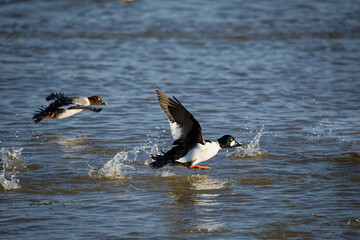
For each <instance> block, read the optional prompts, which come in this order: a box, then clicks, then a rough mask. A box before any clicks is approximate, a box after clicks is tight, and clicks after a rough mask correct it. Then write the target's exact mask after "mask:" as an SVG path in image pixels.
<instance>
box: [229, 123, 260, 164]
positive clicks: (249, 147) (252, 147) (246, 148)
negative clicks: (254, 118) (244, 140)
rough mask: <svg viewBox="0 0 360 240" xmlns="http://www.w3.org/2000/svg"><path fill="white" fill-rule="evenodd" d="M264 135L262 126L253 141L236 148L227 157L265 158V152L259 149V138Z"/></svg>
mask: <svg viewBox="0 0 360 240" xmlns="http://www.w3.org/2000/svg"><path fill="white" fill-rule="evenodd" d="M263 134H264V126H262V127H261V129H260V131H259V132H258V133H257V134H256V136H255V137H254V139H253V140H251V142H250V143H248V144H243V145H242V146H241V147H237V148H236V151H235V152H232V153H230V154H228V155H227V156H228V157H235V158H236V157H238V158H257V157H263V156H267V152H266V151H265V150H262V149H261V148H260V138H261V136H262V135H263Z"/></svg>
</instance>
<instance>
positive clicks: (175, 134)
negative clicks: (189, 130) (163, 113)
mask: <svg viewBox="0 0 360 240" xmlns="http://www.w3.org/2000/svg"><path fill="white" fill-rule="evenodd" d="M169 123H170V129H171V135H172V138H173V140H174V141H176V140H178V139H179V138H180V137H181V128H180V126H179V124H177V123H176V122H170V121H169Z"/></svg>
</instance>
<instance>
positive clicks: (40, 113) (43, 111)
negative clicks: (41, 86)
mask: <svg viewBox="0 0 360 240" xmlns="http://www.w3.org/2000/svg"><path fill="white" fill-rule="evenodd" d="M49 114H50V113H49V111H47V108H46V107H45V106H41V107H39V108H38V110H37V111H36V112H35V114H34V116H33V118H32V119H33V120H34V122H33V123H34V124H37V123H39V122H40V121H41V120H43V118H44V117H46V116H48V115H49Z"/></svg>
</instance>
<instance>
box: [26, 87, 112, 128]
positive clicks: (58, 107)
mask: <svg viewBox="0 0 360 240" xmlns="http://www.w3.org/2000/svg"><path fill="white" fill-rule="evenodd" d="M46 101H53V102H52V103H51V104H50V105H49V106H48V107H45V106H42V107H40V108H39V109H38V111H37V112H36V113H35V114H34V117H33V119H34V124H36V123H38V122H40V121H41V120H42V119H47V118H59V119H60V118H68V117H70V116H72V115H74V114H76V113H79V112H81V111H82V110H84V109H88V110H91V111H94V112H100V111H101V110H102V109H101V108H92V107H89V106H90V105H107V103H106V102H104V101H103V100H102V99H101V97H99V96H92V97H66V96H65V95H64V94H63V93H52V94H50V95H49V96H47V97H46Z"/></svg>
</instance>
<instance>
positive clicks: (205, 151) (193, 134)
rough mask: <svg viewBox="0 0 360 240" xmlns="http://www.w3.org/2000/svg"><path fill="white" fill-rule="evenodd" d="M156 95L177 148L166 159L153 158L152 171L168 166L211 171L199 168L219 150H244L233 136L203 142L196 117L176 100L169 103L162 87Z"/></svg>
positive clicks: (167, 154)
mask: <svg viewBox="0 0 360 240" xmlns="http://www.w3.org/2000/svg"><path fill="white" fill-rule="evenodd" d="M156 92H157V95H158V100H159V103H160V106H161V107H162V109H163V110H164V112H165V114H166V115H167V116H168V118H169V122H170V129H171V134H172V138H173V140H174V142H173V144H174V145H176V146H175V147H173V148H172V149H170V150H169V151H168V152H166V153H164V152H163V155H157V156H154V155H152V156H151V157H152V159H153V160H154V162H151V163H150V164H149V165H150V167H151V168H161V167H164V166H165V165H166V164H173V165H176V164H180V165H184V166H186V167H188V168H202V169H208V168H210V167H205V166H199V165H197V164H198V163H200V162H203V161H206V160H208V159H210V158H212V157H214V156H215V155H216V154H217V152H218V151H219V150H220V149H223V148H231V147H237V146H241V144H240V143H238V142H236V141H235V138H234V137H233V136H231V135H224V136H222V137H221V138H219V139H218V140H217V141H209V140H205V141H204V139H203V137H202V135H201V126H200V124H199V122H198V121H197V120H196V119H195V118H194V116H193V115H192V114H191V113H190V112H189V111H188V110H186V108H185V107H184V106H183V105H182V104H181V103H180V102H179V101H178V100H177V99H176V98H175V97H173V98H174V99H170V98H169V97H168V96H167V95H166V94H165V93H164V92H163V91H162V90H161V89H160V88H159V87H157V90H156Z"/></svg>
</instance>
